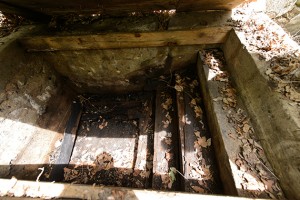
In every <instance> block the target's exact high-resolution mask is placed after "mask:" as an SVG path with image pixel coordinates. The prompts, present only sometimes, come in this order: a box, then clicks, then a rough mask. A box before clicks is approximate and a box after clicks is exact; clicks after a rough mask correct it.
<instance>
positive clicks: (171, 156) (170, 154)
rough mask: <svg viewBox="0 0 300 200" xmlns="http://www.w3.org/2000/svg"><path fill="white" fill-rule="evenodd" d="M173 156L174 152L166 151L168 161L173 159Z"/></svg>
mask: <svg viewBox="0 0 300 200" xmlns="http://www.w3.org/2000/svg"><path fill="white" fill-rule="evenodd" d="M172 158H173V154H172V153H170V152H166V153H165V159H166V160H167V161H170V160H172Z"/></svg>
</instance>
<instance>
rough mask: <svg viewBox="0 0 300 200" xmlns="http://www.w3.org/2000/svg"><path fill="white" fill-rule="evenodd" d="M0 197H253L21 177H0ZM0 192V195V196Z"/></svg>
mask: <svg viewBox="0 0 300 200" xmlns="http://www.w3.org/2000/svg"><path fill="white" fill-rule="evenodd" d="M0 196H1V199H14V198H10V197H8V196H15V197H22V199H23V198H24V197H34V198H45V199H52V198H66V199H99V198H100V199H111V198H113V199H125V200H126V199H127V200H138V199H149V200H150V199H151V200H152V199H165V200H181V199H189V200H196V199H203V200H221V199H222V200H243V199H244V200H254V198H241V197H229V196H215V195H199V194H188V193H182V192H171V191H168V192H163V191H151V190H138V189H129V188H116V187H103V186H92V185H78V184H61V183H45V182H35V181H22V180H16V179H11V180H9V179H0ZM2 196H3V197H2Z"/></svg>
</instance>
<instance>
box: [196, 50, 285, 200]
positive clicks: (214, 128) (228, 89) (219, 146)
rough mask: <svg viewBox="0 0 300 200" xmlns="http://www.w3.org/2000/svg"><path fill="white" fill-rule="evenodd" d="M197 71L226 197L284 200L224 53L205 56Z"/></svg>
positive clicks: (206, 54)
mask: <svg viewBox="0 0 300 200" xmlns="http://www.w3.org/2000/svg"><path fill="white" fill-rule="evenodd" d="M197 68H198V74H199V77H200V81H201V84H200V85H201V89H202V92H203V98H204V105H205V108H206V113H207V118H208V125H209V128H210V131H211V134H212V142H213V143H214V147H215V151H216V156H217V160H218V162H219V171H220V176H221V179H222V182H223V183H224V192H225V194H229V195H238V196H244V197H253V196H254V197H260V198H270V197H272V198H282V195H283V192H282V190H281V189H280V186H279V183H278V180H277V177H276V176H275V175H274V173H273V172H272V168H271V166H270V165H269V163H268V161H267V159H266V156H265V155H264V151H263V148H262V147H261V145H260V144H259V141H258V140H257V138H256V136H255V132H254V131H255V130H254V129H253V126H252V123H251V121H252V119H250V118H249V115H248V114H247V111H246V109H245V106H244V105H243V102H242V101H241V100H240V98H239V96H238V93H237V92H236V90H235V88H234V86H233V84H232V83H231V82H230V80H231V78H230V74H229V73H228V72H227V71H226V63H225V60H224V57H223V53H222V52H221V51H220V50H216V49H215V50H207V51H203V52H201V53H200V55H199V57H198V64H197Z"/></svg>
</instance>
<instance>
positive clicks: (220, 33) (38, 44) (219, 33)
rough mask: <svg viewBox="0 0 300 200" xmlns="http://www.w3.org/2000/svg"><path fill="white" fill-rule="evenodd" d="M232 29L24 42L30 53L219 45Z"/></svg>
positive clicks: (43, 38) (39, 38)
mask: <svg viewBox="0 0 300 200" xmlns="http://www.w3.org/2000/svg"><path fill="white" fill-rule="evenodd" d="M230 30H231V27H227V26H224V27H207V28H200V29H195V30H180V31H160V32H143V33H107V34H98V35H78V36H75V35H73V36H34V37H25V38H22V39H20V42H21V44H22V45H23V47H24V48H25V49H26V50H27V51H29V52H30V51H33V52H34V51H67V50H88V49H119V48H136V47H160V46H181V45H199V44H218V43H223V42H225V40H226V38H227V34H228V33H229V31H230Z"/></svg>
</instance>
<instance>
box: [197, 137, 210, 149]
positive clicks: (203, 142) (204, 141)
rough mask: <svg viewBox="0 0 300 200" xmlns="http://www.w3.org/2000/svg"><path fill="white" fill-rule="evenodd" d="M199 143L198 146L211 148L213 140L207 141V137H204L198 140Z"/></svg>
mask: <svg viewBox="0 0 300 200" xmlns="http://www.w3.org/2000/svg"><path fill="white" fill-rule="evenodd" d="M197 142H198V144H199V145H200V146H201V147H204V148H206V147H209V146H210V145H211V138H209V139H206V137H205V136H204V137H199V138H198V139H197Z"/></svg>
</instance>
